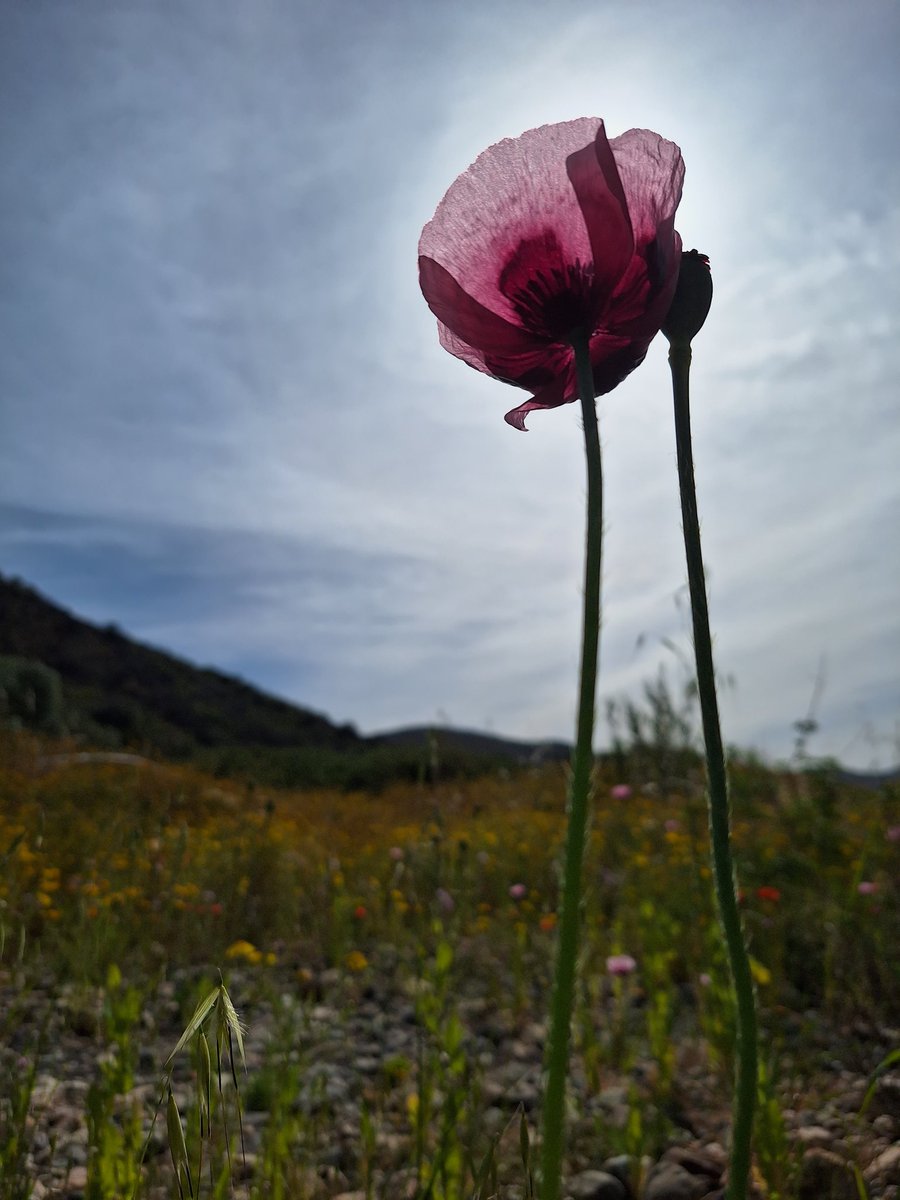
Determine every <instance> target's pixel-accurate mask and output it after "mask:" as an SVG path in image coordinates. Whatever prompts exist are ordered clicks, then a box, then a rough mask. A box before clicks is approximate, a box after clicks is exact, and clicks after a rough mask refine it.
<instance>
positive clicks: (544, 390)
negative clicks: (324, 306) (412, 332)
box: [419, 117, 684, 429]
mask: <svg viewBox="0 0 900 1200" xmlns="http://www.w3.org/2000/svg"><path fill="white" fill-rule="evenodd" d="M683 178H684V165H683V163H682V159H681V151H680V150H679V148H678V147H677V146H676V145H674V143H672V142H667V141H666V140H665V139H663V138H661V137H660V136H659V134H656V133H652V132H650V131H649V130H647V129H630V130H629V131H628V132H627V133H623V134H622V135H621V136H620V137H616V138H613V139H611V140H609V139H608V138H607V136H606V130H605V128H604V125H603V121H602V120H600V119H599V118H596V117H583V118H580V119H579V120H577V121H567V122H564V123H562V124H559V125H542V126H541V127H540V128H538V129H531V130H529V131H528V132H527V133H523V134H522V136H521V137H518V138H513V139H509V138H508V139H506V140H505V141H502V142H498V143H497V144H496V145H495V146H491V147H490V148H489V149H488V150H485V151H484V153H483V154H481V155H480V156H479V157H478V158H477V159H476V160H475V162H474V163H473V164H472V165H471V166H470V167H469V169H468V170H467V171H465V172H464V173H463V174H462V175H460V176H459V178H458V179H457V180H456V182H455V183H453V184H452V185H451V187H450V189H449V191H448V192H447V194H446V195H445V196H444V198H443V200H442V201H441V202H440V204H439V205H438V207H437V211H436V212H435V214H434V216H433V217H432V219H431V220H430V221H429V222H428V224H427V225H426V226H425V228H424V230H423V231H422V236H421V238H420V241H419V281H420V284H421V287H422V292H423V294H424V296H425V299H426V300H427V302H428V306H429V308H430V309H431V311H432V312H433V313H434V314H435V316H436V317H437V319H438V330H439V336H440V340H441V344H442V345H443V346H444V348H445V349H447V350H449V351H450V353H451V354H454V355H455V356H456V357H457V358H461V359H462V360H463V361H464V362H467V363H468V364H469V365H470V366H472V367H475V368H476V370H478V371H483V372H484V373H485V374H487V375H491V376H493V377H494V378H495V379H500V380H503V381H504V382H506V383H511V384H514V385H515V386H516V387H521V388H526V389H527V390H528V391H530V392H532V393H533V396H532V399H531V400H528V401H527V402H526V403H525V404H521V405H520V406H519V407H518V408H515V409H513V410H512V411H511V412H509V413H507V414H506V420H507V421H508V422H509V423H510V424H511V425H513V426H515V427H516V428H517V429H524V428H525V416H526V414H527V413H529V412H531V411H532V410H534V409H542V408H557V407H558V406H559V405H561V404H568V403H570V402H572V401H574V400H576V399H577V397H578V385H577V378H576V373H575V365H574V353H573V349H572V335H573V333H575V332H576V331H582V332H583V333H586V334H588V335H589V338H590V355H591V365H592V368H593V376H594V394H595V395H598V396H599V395H602V394H604V393H606V392H609V391H612V389H613V388H614V387H616V386H617V384H619V383H621V382H622V380H623V379H624V378H625V376H626V375H628V374H629V373H630V372H631V371H633V370H634V368H635V367H636V366H638V365H639V363H641V362H642V360H643V358H644V356H645V355H646V353H647V348H648V346H649V345H650V342H651V341H652V339H653V338H654V337H655V335H656V334H657V333H658V332H659V329H660V326H661V325H662V323H663V321H664V320H665V317H666V314H667V312H668V310H669V306H670V304H671V302H672V297H673V295H674V293H675V287H676V284H677V282H678V272H679V267H680V261H681V239H680V237H679V236H678V234H677V233H676V232H675V227H674V221H675V210H676V208H677V207H678V202H679V200H680V199H681V185H682V181H683Z"/></svg>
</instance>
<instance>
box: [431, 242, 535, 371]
mask: <svg viewBox="0 0 900 1200" xmlns="http://www.w3.org/2000/svg"><path fill="white" fill-rule="evenodd" d="M419 283H420V285H421V288H422V295H423V296H424V297H425V299H426V301H427V302H428V307H429V308H430V309H431V311H432V312H433V313H434V315H435V316H436V317H437V319H438V320H439V321H440V322H441V324H442V325H446V326H447V328H448V329H450V330H451V331H452V332H453V333H454V334H456V336H457V337H458V338H461V339H462V341H464V342H465V343H466V344H467V345H469V346H472V347H473V349H475V350H483V351H484V352H485V353H487V354H523V353H526V352H527V351H529V350H532V349H533V348H534V338H533V336H531V335H529V334H527V333H525V331H524V330H523V329H522V328H521V327H519V326H516V325H511V324H510V323H509V321H506V320H504V319H503V317H498V316H497V314H496V313H495V312H491V311H490V309H487V308H485V307H484V305H482V304H479V303H478V301H477V300H474V299H473V298H472V297H471V296H470V295H469V294H468V292H466V291H465V290H464V289H463V288H462V287H460V285H459V284H458V283H457V282H456V280H455V279H454V278H453V276H452V275H451V274H450V272H449V271H448V270H446V268H444V267H442V266H441V265H440V263H437V262H435V261H434V259H431V258H427V257H426V256H424V255H423V256H421V257H420V258H419Z"/></svg>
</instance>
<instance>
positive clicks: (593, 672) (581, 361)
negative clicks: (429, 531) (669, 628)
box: [540, 332, 603, 1200]
mask: <svg viewBox="0 0 900 1200" xmlns="http://www.w3.org/2000/svg"><path fill="white" fill-rule="evenodd" d="M572 346H573V349H574V351H575V367H576V371H577V375H578V394H579V396H580V399H581V413H582V419H583V422H584V443H585V456H586V460H587V537H586V546H585V562H584V619H583V629H582V642H581V682H580V686H579V699H578V723H577V732H576V740H575V751H574V754H573V756H572V768H571V771H572V773H571V777H570V781H569V797H568V816H569V823H568V831H567V834H566V849H565V867H564V876H563V891H562V907H561V911H560V921H559V941H558V945H557V958H556V977H555V981H554V986H553V1000H552V1004H551V1011H550V1038H549V1042H548V1047H547V1060H546V1069H547V1086H546V1091H545V1095H544V1104H543V1145H542V1151H541V1192H540V1195H541V1200H559V1195H560V1188H561V1179H562V1168H563V1156H564V1151H565V1108H566V1079H567V1076H568V1067H569V1041H570V1035H571V1025H572V1009H573V1007H574V998H575V974H576V964H577V959H578V942H579V935H580V928H581V893H582V887H581V876H582V865H583V862H584V851H585V845H586V842H587V828H588V810H589V802H590V790H591V772H592V770H593V765H594V754H593V747H592V744H591V743H592V740H593V734H594V696H595V691H596V686H597V652H598V647H599V643H600V552H601V539H602V532H603V472H602V467H601V461H600V437H599V434H598V431H597V410H596V408H595V405H594V379H593V373H592V370H591V361H590V350H589V344H588V338H587V336H586V335H585V334H582V333H581V332H578V333H576V334H573V337H572Z"/></svg>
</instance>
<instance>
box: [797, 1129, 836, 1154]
mask: <svg viewBox="0 0 900 1200" xmlns="http://www.w3.org/2000/svg"><path fill="white" fill-rule="evenodd" d="M794 1136H795V1137H796V1139H797V1141H798V1142H801V1143H802V1144H803V1145H804V1146H808V1147H810V1149H812V1148H813V1147H816V1146H818V1147H826V1146H830V1145H831V1143H832V1142H833V1141H834V1134H833V1133H832V1132H831V1131H830V1130H829V1129H826V1128H825V1127H824V1125H802V1126H801V1127H800V1128H799V1129H798V1130H797V1132H796V1133H795V1135H794Z"/></svg>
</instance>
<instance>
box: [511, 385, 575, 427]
mask: <svg viewBox="0 0 900 1200" xmlns="http://www.w3.org/2000/svg"><path fill="white" fill-rule="evenodd" d="M573 386H574V382H573V381H572V380H571V379H570V378H569V377H568V376H565V375H561V376H560V377H559V378H558V379H554V380H553V382H552V383H550V384H548V385H547V386H546V387H545V388H543V389H542V390H541V391H539V392H538V393H537V395H536V396H532V398H531V399H530V400H527V401H526V402H525V403H524V404H520V405H519V407H518V408H513V409H511V410H510V411H509V412H508V413H507V414H506V416H505V417H504V418H503V419H504V421H506V423H507V425H512V427H513V429H520V430H521V431H522V433H527V432H528V430H527V428H526V426H525V418H526V417H527V416H528V414H529V413H530V412H534V411H535V409H539V408H559V406H560V405H561V404H569V403H571V401H572V400H574V399H575V397H574V396H572V395H567V394H566V393H567V392H569V391H571V390H572V387H573Z"/></svg>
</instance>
